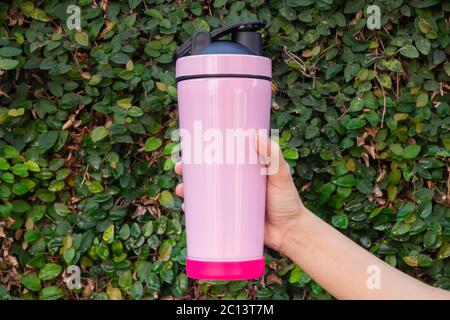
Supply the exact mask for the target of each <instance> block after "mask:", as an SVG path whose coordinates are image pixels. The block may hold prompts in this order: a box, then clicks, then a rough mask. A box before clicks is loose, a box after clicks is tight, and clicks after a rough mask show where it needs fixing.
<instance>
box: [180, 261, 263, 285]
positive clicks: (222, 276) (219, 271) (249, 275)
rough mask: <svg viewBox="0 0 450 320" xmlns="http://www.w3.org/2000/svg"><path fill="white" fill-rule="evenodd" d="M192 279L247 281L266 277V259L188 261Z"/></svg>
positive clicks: (188, 270) (187, 264) (187, 266)
mask: <svg viewBox="0 0 450 320" xmlns="http://www.w3.org/2000/svg"><path fill="white" fill-rule="evenodd" d="M186 272H187V274H188V276H189V277H190V278H193V279H202V280H229V281H230V280H245V279H255V278H260V277H262V276H263V275H264V258H260V259H255V260H243V261H204V260H193V259H189V258H188V259H187V260H186Z"/></svg>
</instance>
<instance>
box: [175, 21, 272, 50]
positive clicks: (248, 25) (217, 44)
mask: <svg viewBox="0 0 450 320" xmlns="http://www.w3.org/2000/svg"><path fill="white" fill-rule="evenodd" d="M265 25H266V23H265V21H262V20H257V21H250V22H242V23H236V24H232V25H229V26H225V27H222V28H219V29H216V30H214V31H213V32H208V31H205V30H200V31H197V32H196V33H194V35H193V36H192V37H190V38H189V39H188V40H187V41H186V42H185V43H183V44H182V45H181V46H180V48H179V49H178V51H177V55H176V58H177V59H178V58H181V57H184V56H186V55H189V54H190V55H203V54H246V55H257V56H261V55H262V49H261V34H260V33H259V32H257V31H258V30H259V29H261V28H263V27H264V26H265ZM228 34H231V40H221V38H222V37H224V36H226V35H228Z"/></svg>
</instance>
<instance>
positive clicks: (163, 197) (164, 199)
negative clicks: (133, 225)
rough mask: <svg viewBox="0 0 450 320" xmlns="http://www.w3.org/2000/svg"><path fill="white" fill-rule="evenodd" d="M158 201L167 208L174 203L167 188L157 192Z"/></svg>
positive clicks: (171, 206)
mask: <svg viewBox="0 0 450 320" xmlns="http://www.w3.org/2000/svg"><path fill="white" fill-rule="evenodd" d="M159 203H160V204H161V205H162V206H164V207H166V208H169V209H172V208H173V207H174V205H175V200H174V199H173V196H172V193H171V192H170V191H167V190H163V191H162V192H161V193H160V194H159Z"/></svg>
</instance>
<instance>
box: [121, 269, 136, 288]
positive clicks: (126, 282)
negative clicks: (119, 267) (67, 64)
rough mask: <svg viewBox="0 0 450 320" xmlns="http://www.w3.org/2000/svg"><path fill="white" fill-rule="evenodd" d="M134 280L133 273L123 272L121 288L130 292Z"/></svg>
mask: <svg viewBox="0 0 450 320" xmlns="http://www.w3.org/2000/svg"><path fill="white" fill-rule="evenodd" d="M132 281H133V280H132V278H131V271H130V270H127V271H124V272H122V274H121V275H120V277H119V281H118V284H119V287H120V288H122V289H123V290H125V291H128V290H130V288H131V283H132Z"/></svg>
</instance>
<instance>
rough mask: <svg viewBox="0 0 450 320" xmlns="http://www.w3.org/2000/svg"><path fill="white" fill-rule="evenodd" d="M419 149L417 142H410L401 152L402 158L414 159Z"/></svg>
mask: <svg viewBox="0 0 450 320" xmlns="http://www.w3.org/2000/svg"><path fill="white" fill-rule="evenodd" d="M420 149H421V147H420V145H418V144H411V145H409V146H407V147H406V148H405V150H404V152H403V158H405V159H414V158H415V157H417V156H418V154H419V153H420Z"/></svg>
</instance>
